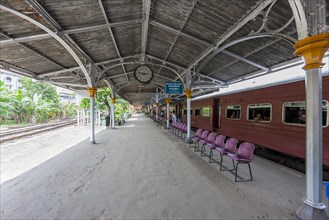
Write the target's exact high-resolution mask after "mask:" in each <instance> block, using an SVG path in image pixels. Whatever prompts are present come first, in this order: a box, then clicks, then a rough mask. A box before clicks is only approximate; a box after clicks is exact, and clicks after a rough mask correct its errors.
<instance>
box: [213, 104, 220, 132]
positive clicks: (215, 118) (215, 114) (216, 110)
mask: <svg viewBox="0 0 329 220" xmlns="http://www.w3.org/2000/svg"><path fill="white" fill-rule="evenodd" d="M213 106H214V107H213V112H212V116H213V117H212V124H213V127H214V129H217V128H218V127H219V126H218V125H219V124H218V121H219V110H220V109H219V99H214V101H213Z"/></svg>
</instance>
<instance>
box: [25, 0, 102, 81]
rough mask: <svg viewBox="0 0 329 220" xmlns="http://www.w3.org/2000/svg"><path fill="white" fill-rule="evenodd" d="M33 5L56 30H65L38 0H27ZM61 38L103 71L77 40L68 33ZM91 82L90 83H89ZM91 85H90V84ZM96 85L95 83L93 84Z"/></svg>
mask: <svg viewBox="0 0 329 220" xmlns="http://www.w3.org/2000/svg"><path fill="white" fill-rule="evenodd" d="M26 1H27V2H28V3H29V4H30V5H31V7H32V8H33V9H34V10H35V11H36V12H38V13H39V14H40V15H41V16H42V17H43V18H44V19H45V20H46V21H47V22H48V23H49V25H50V26H51V27H52V28H54V30H55V31H56V32H60V31H63V28H62V27H61V26H60V25H59V24H58V23H57V22H56V20H55V19H54V18H52V16H51V15H50V14H49V13H48V12H47V11H46V10H45V9H44V8H43V7H42V6H41V5H40V4H39V2H37V1H36V0H26ZM58 36H60V37H61V38H64V39H66V40H67V41H69V43H70V44H71V46H73V48H74V49H76V50H77V51H78V52H80V55H81V56H82V58H84V59H86V60H87V61H88V62H89V63H90V64H91V65H92V66H96V67H97V68H98V70H99V71H101V69H100V68H99V67H98V66H97V65H95V62H94V60H93V59H92V58H91V57H90V56H89V55H88V54H87V53H86V52H85V51H84V50H83V49H81V47H80V46H79V45H77V43H75V41H74V40H73V39H72V38H71V37H70V36H69V35H68V34H64V35H58ZM84 68H85V67H84ZM87 77H89V78H90V75H89V74H88V76H86V79H87ZM88 80H89V81H91V80H90V79H88ZM88 84H90V83H88ZM89 86H90V85H89ZM91 86H94V85H91Z"/></svg>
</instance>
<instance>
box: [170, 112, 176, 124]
mask: <svg viewBox="0 0 329 220" xmlns="http://www.w3.org/2000/svg"><path fill="white" fill-rule="evenodd" d="M171 120H172V123H176V115H175V112H173V113H172V117H171Z"/></svg>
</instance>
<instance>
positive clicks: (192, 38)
mask: <svg viewBox="0 0 329 220" xmlns="http://www.w3.org/2000/svg"><path fill="white" fill-rule="evenodd" d="M151 24H153V25H155V26H157V27H160V28H163V29H164V30H167V31H170V32H172V33H174V34H176V40H177V37H178V36H180V35H181V36H184V37H187V38H189V39H190V40H192V41H194V42H196V43H201V44H202V45H204V46H207V47H209V48H213V47H214V45H212V44H210V43H208V42H206V41H204V40H201V39H198V38H196V37H194V36H191V35H188V34H185V33H182V32H181V30H175V29H174V28H172V27H169V26H167V25H164V24H160V23H159V22H155V21H151ZM172 46H173V44H172ZM171 49H172V47H171ZM171 49H170V50H169V52H170V51H171ZM222 52H223V53H225V54H227V55H229V56H232V57H234V58H236V59H238V60H241V61H243V62H245V63H248V64H250V65H252V66H256V67H257V68H260V69H264V70H267V71H268V70H269V68H267V67H265V66H262V65H260V64H258V63H256V62H253V61H251V60H248V59H246V58H243V57H241V56H239V55H237V54H235V53H232V52H229V51H226V50H223V51H222ZM168 56H169V53H167V55H166V57H165V58H164V59H163V60H164V61H166V60H167V58H168ZM160 71H161V68H160V70H159V71H158V73H159V72H160Z"/></svg>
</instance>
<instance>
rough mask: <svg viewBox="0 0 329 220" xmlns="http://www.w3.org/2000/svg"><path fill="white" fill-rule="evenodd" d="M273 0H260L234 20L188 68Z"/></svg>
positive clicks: (196, 63)
mask: <svg viewBox="0 0 329 220" xmlns="http://www.w3.org/2000/svg"><path fill="white" fill-rule="evenodd" d="M273 1H274V0H264V1H260V3H259V4H257V5H256V6H255V7H254V8H253V9H251V10H250V11H248V12H247V13H246V14H245V15H244V16H243V17H242V18H241V19H240V20H239V21H237V22H235V24H234V25H233V26H232V27H231V28H230V29H228V30H227V31H226V32H225V33H224V34H223V35H221V36H219V38H218V40H217V41H216V44H215V45H216V46H215V47H214V46H212V47H208V48H207V49H206V50H205V51H203V53H201V54H200V56H199V57H197V58H196V59H195V60H194V61H193V62H192V63H191V64H190V65H189V66H188V68H187V69H188V70H190V69H192V68H193V67H195V66H196V65H198V64H199V62H200V61H202V60H203V59H204V58H205V57H207V56H208V55H209V54H210V53H212V52H213V51H214V50H216V49H217V48H218V47H219V46H220V45H221V44H222V43H224V42H225V41H226V40H227V39H228V38H230V37H231V36H232V35H233V34H235V33H236V32H237V31H238V30H240V29H241V28H242V27H243V26H244V25H246V24H247V23H248V22H249V21H251V20H252V19H254V18H255V17H256V16H257V15H258V14H259V13H260V12H262V11H263V10H264V9H265V8H266V7H267V6H269V5H270V4H271V3H272V2H273ZM182 74H183V73H182Z"/></svg>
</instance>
